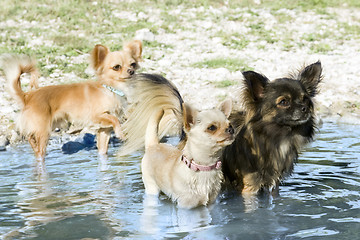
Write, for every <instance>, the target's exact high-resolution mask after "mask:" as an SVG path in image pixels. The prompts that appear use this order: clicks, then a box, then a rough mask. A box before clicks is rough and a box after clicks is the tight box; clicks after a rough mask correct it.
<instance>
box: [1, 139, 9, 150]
mask: <svg viewBox="0 0 360 240" xmlns="http://www.w3.org/2000/svg"><path fill="white" fill-rule="evenodd" d="M9 143H10V142H9V139H8V138H7V137H5V136H0V152H1V151H6V146H7V145H9Z"/></svg>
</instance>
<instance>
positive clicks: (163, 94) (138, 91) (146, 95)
mask: <svg viewBox="0 0 360 240" xmlns="http://www.w3.org/2000/svg"><path fill="white" fill-rule="evenodd" d="M129 81H130V85H131V89H132V94H131V96H132V99H131V100H132V101H131V105H130V107H129V111H128V116H127V117H128V119H127V120H126V121H125V122H124V124H123V125H122V127H123V131H124V133H125V137H126V141H125V143H124V145H123V146H122V147H121V149H120V152H119V154H120V155H126V154H130V153H132V152H134V151H136V150H139V149H141V148H143V147H144V143H145V131H146V128H147V125H148V123H149V120H150V118H151V116H152V115H153V114H154V112H158V111H159V110H161V109H163V111H164V114H163V116H162V118H161V120H160V123H159V127H158V128H159V129H158V135H159V138H161V137H163V136H164V135H165V134H166V133H169V131H170V130H173V131H174V132H172V133H174V134H179V133H180V132H181V129H182V104H183V99H182V97H181V95H180V93H179V91H178V90H177V88H176V87H175V86H174V85H173V84H172V83H171V82H170V81H169V80H167V79H166V78H164V77H162V76H160V75H156V74H144V73H143V74H137V75H135V76H134V77H133V78H132V79H130V80H129Z"/></svg>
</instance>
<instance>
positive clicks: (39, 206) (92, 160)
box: [0, 122, 360, 239]
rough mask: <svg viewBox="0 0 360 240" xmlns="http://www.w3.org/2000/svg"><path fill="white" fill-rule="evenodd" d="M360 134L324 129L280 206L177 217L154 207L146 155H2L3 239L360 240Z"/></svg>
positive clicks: (229, 205)
mask: <svg viewBox="0 0 360 240" xmlns="http://www.w3.org/2000/svg"><path fill="white" fill-rule="evenodd" d="M359 136H360V130H359V126H352V125H337V124H334V123H331V122H326V123H324V125H323V126H322V127H321V128H320V129H319V133H318V134H317V137H316V139H315V142H313V143H312V144H310V145H309V146H308V147H307V148H306V149H304V151H303V153H302V154H301V156H300V159H299V163H298V164H297V165H296V167H295V170H294V174H293V175H292V176H291V177H289V178H288V179H286V180H285V181H284V182H283V184H282V186H281V187H280V197H277V198H275V199H272V198H270V197H269V196H265V195H264V196H263V195H261V196H258V197H257V198H256V199H253V200H252V201H251V202H244V199H243V198H242V197H241V196H239V195H238V194H236V193H233V192H223V193H222V194H221V195H220V196H219V197H218V200H217V202H216V203H215V204H213V205H212V206H210V207H201V208H197V209H194V210H184V209H179V208H177V207H176V205H174V204H173V203H171V202H170V201H169V200H167V198H166V197H165V196H160V198H159V199H158V198H156V199H154V198H146V197H145V196H144V186H143V183H142V180H141V174H140V160H141V154H142V153H138V154H135V155H133V156H130V157H123V158H119V157H117V156H116V151H117V146H112V147H111V148H110V152H109V156H108V158H107V159H105V158H99V157H98V155H97V151H96V150H90V151H87V150H82V151H80V152H77V153H75V154H72V155H64V154H63V153H62V152H61V149H60V145H57V144H52V145H51V146H49V148H48V156H47V158H46V164H45V165H46V166H39V165H38V164H36V161H35V160H34V157H33V153H32V150H31V149H30V146H29V145H28V144H27V143H24V144H20V145H17V146H13V147H9V148H8V149H7V151H5V152H0V236H2V237H3V238H4V239H82V238H93V239H162V238H174V239H181V238H185V239H360V230H359V229H360V187H359V186H360V162H359V159H360V157H359V156H360V138H359Z"/></svg>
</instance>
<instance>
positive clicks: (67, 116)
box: [1, 40, 142, 160]
mask: <svg viewBox="0 0 360 240" xmlns="http://www.w3.org/2000/svg"><path fill="white" fill-rule="evenodd" d="M141 53H142V44H141V42H140V41H137V40H135V41H132V42H130V43H129V44H127V45H125V47H124V49H123V50H122V51H115V52H110V50H109V49H108V48H107V47H105V46H103V45H96V46H95V48H94V49H93V51H92V53H91V63H92V67H93V68H94V69H95V70H96V74H97V76H98V79H99V80H98V81H87V82H81V83H73V84H64V85H54V86H45V87H40V88H37V76H38V72H37V69H36V66H35V61H34V60H33V59H31V58H30V57H28V56H24V55H21V56H14V55H6V56H4V57H3V58H2V59H1V60H2V66H3V70H4V73H5V76H6V78H7V80H8V82H9V89H10V92H11V94H12V96H13V97H14V98H15V99H16V100H17V101H18V102H19V103H20V104H21V106H22V110H21V113H20V118H19V121H18V127H19V130H20V132H21V133H22V134H23V135H25V136H27V137H28V140H29V142H30V145H31V147H32V148H33V150H34V153H35V156H36V157H37V159H42V160H44V157H45V152H46V146H47V143H48V140H49V137H50V133H51V130H52V128H53V127H54V123H55V122H59V121H63V120H68V121H70V122H76V123H78V124H81V125H82V126H95V127H96V128H97V129H98V133H97V147H98V151H99V153H100V154H106V152H107V148H108V141H109V138H110V133H111V130H112V129H113V130H114V132H115V135H116V137H118V138H123V134H122V131H121V128H120V121H119V118H118V117H119V114H121V113H122V112H123V109H122V108H123V103H124V102H126V100H124V95H125V94H124V92H126V87H127V86H126V82H127V79H129V78H130V77H131V76H132V75H133V74H134V73H135V70H136V69H137V68H138V62H139V61H141ZM22 73H31V82H30V84H31V86H33V87H34V88H35V89H34V90H31V91H29V92H24V91H23V90H22V88H21V82H20V76H21V74H22ZM119 95H120V96H119ZM122 102H123V103H122Z"/></svg>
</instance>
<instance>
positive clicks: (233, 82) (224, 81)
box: [212, 80, 237, 88]
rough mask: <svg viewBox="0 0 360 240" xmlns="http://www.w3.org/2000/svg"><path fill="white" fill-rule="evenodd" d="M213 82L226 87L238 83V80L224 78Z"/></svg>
mask: <svg viewBox="0 0 360 240" xmlns="http://www.w3.org/2000/svg"><path fill="white" fill-rule="evenodd" d="M212 84H215V87H217V88H226V87H230V86H233V85H236V84H237V82H236V81H231V80H222V81H216V82H212Z"/></svg>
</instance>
